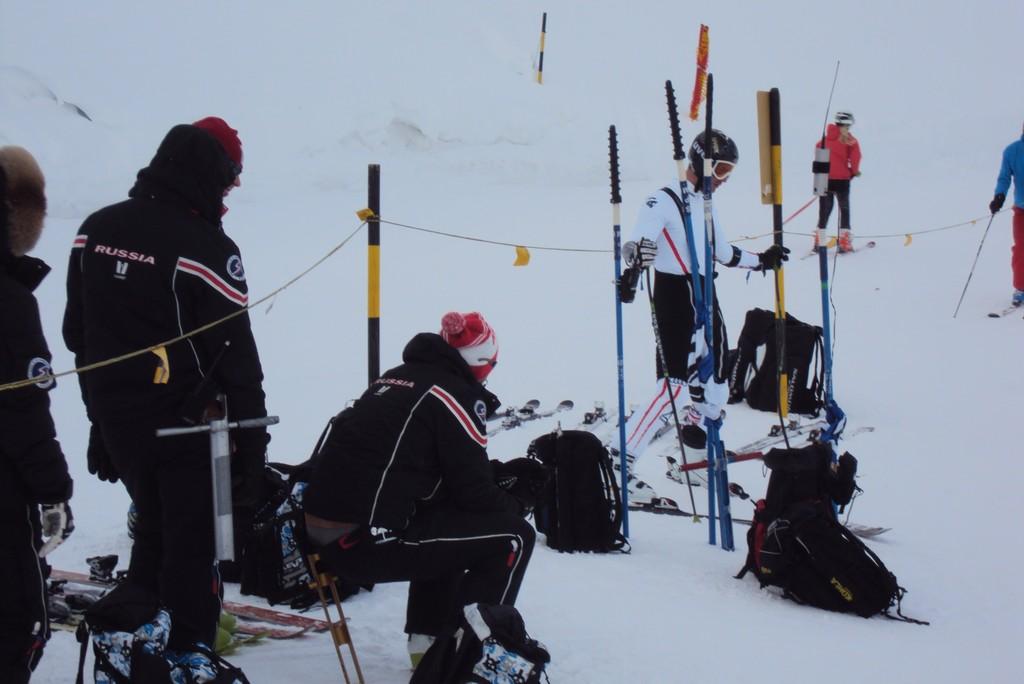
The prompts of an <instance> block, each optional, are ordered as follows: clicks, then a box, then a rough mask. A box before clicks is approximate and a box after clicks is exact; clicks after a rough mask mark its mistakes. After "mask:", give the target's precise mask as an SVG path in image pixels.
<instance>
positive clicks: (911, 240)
mask: <svg viewBox="0 0 1024 684" xmlns="http://www.w3.org/2000/svg"><path fill="white" fill-rule="evenodd" d="M913 241H914V236H913V235H911V234H910V233H907V239H906V240H904V241H903V246H904V247H909V246H910V243H911V242H913Z"/></svg>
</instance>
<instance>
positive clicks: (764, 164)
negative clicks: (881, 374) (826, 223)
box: [757, 88, 789, 446]
mask: <svg viewBox="0 0 1024 684" xmlns="http://www.w3.org/2000/svg"><path fill="white" fill-rule="evenodd" d="M757 118H758V133H759V136H758V137H759V141H760V150H761V203H762V204H771V205H772V226H773V232H774V236H775V244H776V245H778V246H779V247H782V246H783V244H782V243H783V239H782V223H783V220H782V123H781V121H782V116H781V108H780V105H779V89H778V88H772V89H771V90H770V91H768V92H764V91H759V92H758V93H757ZM775 353H776V363H777V366H776V369H777V373H778V378H779V401H778V407H779V420H780V422H781V423H782V426H783V435H785V423H786V418H787V417H788V416H789V373H788V372H787V370H786V287H785V275H784V271H783V268H782V264H779V266H778V267H777V268H776V269H775ZM787 442H788V440H787ZM787 446H788V443H787Z"/></svg>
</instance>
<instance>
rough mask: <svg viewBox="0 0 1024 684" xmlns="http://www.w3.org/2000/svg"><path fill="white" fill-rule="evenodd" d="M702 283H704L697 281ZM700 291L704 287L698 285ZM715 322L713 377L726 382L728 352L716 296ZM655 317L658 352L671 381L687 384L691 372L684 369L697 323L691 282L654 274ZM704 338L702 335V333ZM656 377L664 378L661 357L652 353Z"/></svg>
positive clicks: (687, 361) (692, 344)
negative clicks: (658, 343)
mask: <svg viewBox="0 0 1024 684" xmlns="http://www.w3.org/2000/svg"><path fill="white" fill-rule="evenodd" d="M698 282H699V283H703V279H699V280H698ZM701 286H702V287H703V285H701ZM713 312H714V313H713V315H712V318H713V319H714V328H713V330H714V336H713V338H712V339H713V341H714V352H715V368H714V377H715V380H717V381H719V382H725V361H726V354H727V353H728V351H729V338H728V334H727V333H726V330H725V323H724V322H723V321H722V311H721V310H720V309H719V308H718V295H717V294H716V295H715V299H714V306H713ZM654 315H655V318H656V319H657V321H658V338H659V339H660V340H661V349H662V351H663V352H664V354H665V361H666V363H667V364H668V375H669V377H671V378H675V379H677V380H681V381H682V382H687V381H688V380H689V376H690V369H689V368H688V367H687V365H688V363H689V357H690V354H692V353H693V351H694V344H695V340H694V337H693V330H694V327H695V325H696V321H697V314H696V311H695V308H694V296H693V279H692V278H691V277H690V276H688V275H685V276H684V275H675V274H674V273H662V272H661V271H655V272H654ZM702 334H703V333H702ZM655 354H656V355H657V358H656V359H655V363H656V365H657V368H658V377H659V378H660V377H662V376H663V374H664V370H663V366H662V363H661V354H659V353H658V350H657V349H655Z"/></svg>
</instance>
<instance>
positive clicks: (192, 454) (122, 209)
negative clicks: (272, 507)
mask: <svg viewBox="0 0 1024 684" xmlns="http://www.w3.org/2000/svg"><path fill="white" fill-rule="evenodd" d="M241 172H242V146H241V142H240V140H239V138H238V133H237V131H235V130H234V129H232V128H231V127H230V126H228V125H227V123H225V122H224V121H223V120H222V119H219V118H216V117H207V118H205V119H201V120H200V121H197V122H195V123H194V124H191V125H189V124H181V125H177V126H174V127H173V128H171V130H170V131H169V132H168V133H167V135H166V136H165V137H164V139H163V141H162V142H161V143H160V147H159V148H158V149H157V151H156V155H155V156H154V157H153V160H152V161H151V162H150V164H149V166H147V167H146V168H144V169H142V170H141V171H139V173H138V178H137V180H136V182H135V186H134V187H133V188H132V189H131V191H130V192H129V193H128V197H129V199H127V200H125V201H123V202H119V203H117V204H113V205H111V206H108V207H105V208H103V209H100V210H99V211H97V212H95V213H94V214H92V215H91V216H89V217H88V218H87V219H86V220H85V222H84V223H83V224H82V227H81V228H80V229H79V231H78V234H77V236H76V237H75V240H74V244H73V246H72V250H71V259H70V264H69V266H68V281H67V290H68V303H67V309H66V311H65V314H64V341H65V343H66V344H67V346H68V349H70V350H71V351H72V352H74V354H75V362H76V365H78V366H79V367H81V366H83V365H86V364H93V363H97V362H101V361H105V360H108V359H112V358H114V357H117V356H120V355H122V354H127V353H129V352H133V351H136V350H139V349H146V348H147V347H150V346H153V345H157V344H160V343H163V342H166V341H169V340H172V339H174V338H176V337H178V336H179V335H183V334H186V333H190V332H192V331H194V330H196V329H198V328H200V327H201V326H204V325H206V324H209V323H213V322H215V321H219V320H221V319H223V318H224V317H226V316H229V315H231V314H239V311H240V310H241V309H244V308H245V307H246V305H247V304H248V288H247V286H246V281H245V270H244V269H243V267H242V259H241V256H240V254H239V250H238V247H237V246H236V245H235V243H234V242H233V241H232V240H231V238H229V237H228V236H227V235H226V234H225V233H224V229H223V228H222V226H221V217H222V216H223V214H224V213H225V212H226V211H227V210H226V209H225V207H224V198H225V197H226V196H227V194H228V192H230V191H231V190H232V189H233V188H235V187H238V186H239V185H240V180H239V174H241ZM80 378H81V389H82V398H83V401H84V402H85V407H86V411H87V413H88V416H89V419H90V421H91V422H92V430H91V432H90V439H89V449H88V461H89V471H90V472H92V473H94V474H96V475H97V476H98V477H99V478H100V479H103V480H109V481H112V482H114V481H116V480H117V479H118V478H120V479H121V480H123V481H124V484H125V486H126V487H127V489H128V493H129V495H130V496H131V498H132V503H133V504H134V506H135V510H136V513H137V519H136V521H135V525H134V528H133V532H134V543H133V546H132V553H131V561H130V565H129V569H128V579H129V581H130V582H132V583H134V584H137V585H139V586H142V587H144V588H146V589H149V590H151V591H153V592H155V593H156V594H157V595H158V596H159V598H160V600H161V602H162V603H163V605H165V606H166V607H167V608H168V609H170V611H171V613H172V616H173V625H172V628H171V636H170V640H169V643H168V648H169V649H174V650H179V651H190V650H192V649H191V648H190V647H191V646H192V645H193V644H194V643H196V642H199V643H202V644H204V645H207V646H211V645H212V644H213V643H214V636H215V634H216V627H217V619H218V616H219V614H220V595H221V578H220V574H219V570H218V565H217V563H216V562H215V559H214V555H215V552H214V531H213V501H212V484H211V472H210V447H209V437H208V436H207V435H205V434H191V435H183V436H175V437H157V436H156V434H155V433H156V430H157V429H159V428H168V427H176V426H179V427H180V426H185V425H190V424H196V423H201V422H204V421H206V420H208V419H210V418H212V417H219V416H220V412H221V411H223V410H224V408H225V407H223V406H220V405H219V404H218V403H217V402H216V401H214V397H216V396H217V395H220V394H223V395H224V396H225V397H226V403H227V406H226V408H227V410H228V415H229V417H230V418H231V419H232V420H240V419H245V418H258V417H262V416H265V415H266V414H267V411H266V407H265V403H264V399H265V397H264V393H263V387H262V384H263V370H262V368H261V366H260V360H259V355H258V353H257V350H256V343H255V341H254V340H253V335H252V330H251V327H250V322H249V315H248V313H244V312H242V313H241V314H239V315H236V316H234V317H233V318H230V319H228V320H226V321H224V322H222V323H219V324H217V325H215V326H214V327H212V328H210V329H208V330H205V331H203V332H201V333H199V334H196V335H193V336H190V337H188V338H187V339H185V340H183V341H179V342H176V343H174V344H170V345H167V346H161V347H158V348H157V349H156V350H155V351H153V352H151V353H146V354H143V355H141V356H136V357H133V358H130V359H128V360H125V361H121V362H117V363H113V364H111V365H106V366H102V367H100V368H97V369H95V370H92V371H89V372H86V373H83V374H81V375H80ZM231 441H232V444H233V453H232V457H231V458H232V480H233V489H234V498H235V513H236V521H235V529H236V532H235V534H236V539H237V538H239V537H241V534H240V532H241V528H244V527H245V522H244V521H239V520H238V518H239V517H244V516H240V515H239V512H240V510H241V511H244V510H247V508H248V507H254V506H255V505H256V504H257V503H258V501H259V499H260V497H261V496H262V494H263V492H262V488H263V468H264V464H265V460H266V444H267V441H268V437H267V433H266V430H265V429H246V430H236V431H233V433H232V435H231Z"/></svg>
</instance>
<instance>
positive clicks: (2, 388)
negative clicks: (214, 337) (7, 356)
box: [0, 221, 366, 392]
mask: <svg viewBox="0 0 1024 684" xmlns="http://www.w3.org/2000/svg"><path fill="white" fill-rule="evenodd" d="M365 225H366V221H363V222H362V223H360V224H359V226H358V227H357V228H356V229H355V230H353V231H352V232H351V233H350V234H349V235H348V237H346V238H345V239H344V240H342V241H341V242H340V243H338V244H337V245H335V246H334V247H333V248H332V249H331V250H330V251H329V252H327V254H325V255H323V256H322V257H320V258H319V259H318V260H317V261H316V262H314V263H313V265H312V266H310V267H309V268H307V269H306V270H305V271H303V272H302V273H300V274H299V275H297V276H295V277H294V278H292V279H291V280H289V281H288V282H286V283H285V284H284V285H282V286H281V287H279V288H277V289H276V290H274V291H273V292H271V293H269V294H267V295H266V296H264V297H261V298H260V299H258V300H257V301H255V302H253V303H252V304H249V305H247V306H245V307H243V308H241V309H239V310H238V311H233V312H231V313H230V314H228V315H227V316H224V317H223V318H220V319H218V320H216V321H211V322H210V323H207V324H205V325H202V326H200V327H198V328H196V329H195V330H190V331H189V332H187V333H185V334H184V335H179V336H177V337H175V338H173V339H170V340H167V341H166V342H160V343H158V344H154V345H152V346H150V347H146V348H145V349H138V350H136V351H133V352H129V353H127V354H122V355H120V356H115V357H113V358H110V359H105V360H103V361H97V362H96V363H90V364H88V365H86V366H82V367H81V368H74V369H72V370H67V371H63V372H61V373H51V374H49V375H38V376H36V377H34V378H29V379H27V380H18V381H17V382H9V383H6V384H4V385H0V392H6V391H8V390H16V389H20V388H22V387H28V386H29V385H35V384H37V383H41V382H42V383H45V382H49V381H51V380H55V379H57V378H61V377H64V376H65V375H71V374H72V373H87V372H89V371H91V370H96V369H97V368H103V367H104V366H112V365H114V364H115V363H120V362H121V361H127V360H128V359H133V358H135V357H136V356H142V355H143V354H148V353H150V352H152V351H154V350H156V349H159V348H160V347H169V346H170V345H172V344H176V343H178V342H181V341H182V340H187V339H188V338H190V337H193V336H195V335H198V334H199V333H201V332H206V331H207V330H209V329H211V328H214V327H216V326H218V325H220V324H221V323H224V322H226V321H230V320H231V319H232V318H235V317H236V316H241V315H242V314H243V313H245V312H247V311H249V310H250V309H253V308H255V307H257V306H259V305H260V304H262V303H263V302H265V301H267V300H268V299H271V298H273V297H276V296H277V295H278V294H280V293H281V292H283V291H284V290H286V289H288V288H289V287H291V286H292V285H293V284H294V283H295V282H296V281H298V280H300V279H301V278H304V277H305V276H306V275H308V274H309V273H310V271H312V270H313V269H315V268H316V267H318V266H319V265H320V264H322V263H324V262H325V261H327V260H328V259H329V258H331V257H332V256H333V255H334V254H335V252H337V251H338V250H340V249H341V248H342V247H344V246H345V244H346V243H348V241H349V240H351V239H352V238H353V237H355V235H356V233H358V232H359V231H360V230H362V228H363V226H365Z"/></svg>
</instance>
